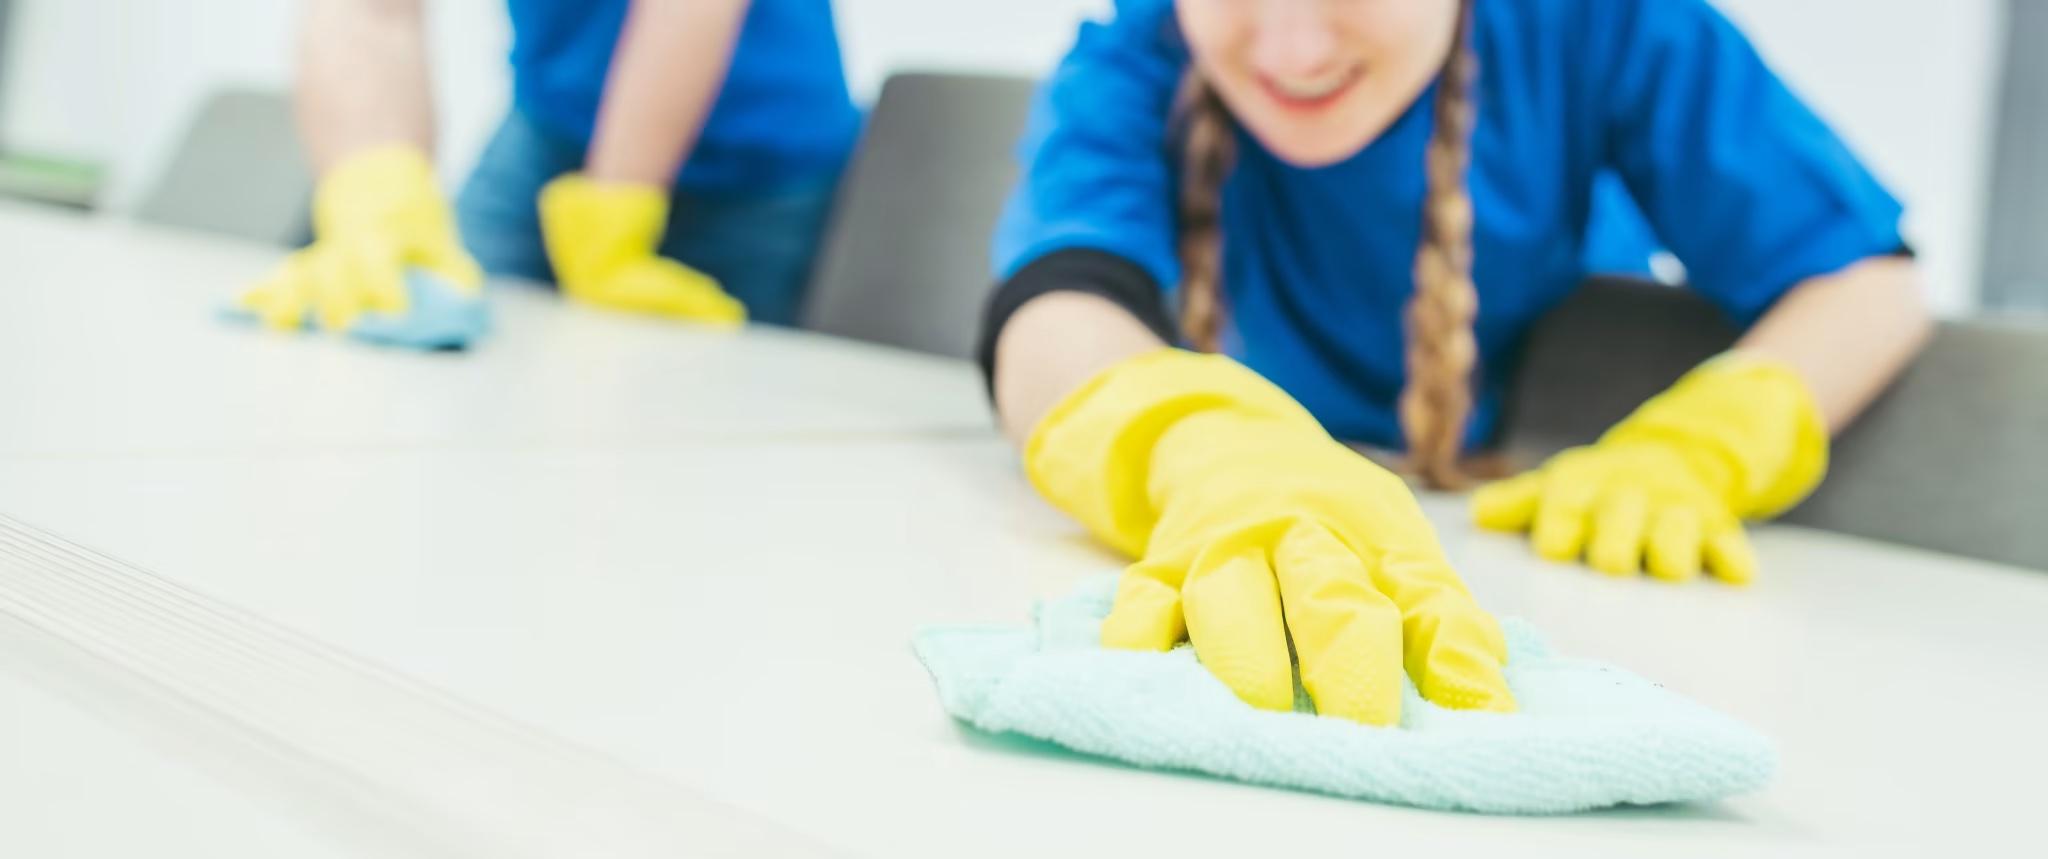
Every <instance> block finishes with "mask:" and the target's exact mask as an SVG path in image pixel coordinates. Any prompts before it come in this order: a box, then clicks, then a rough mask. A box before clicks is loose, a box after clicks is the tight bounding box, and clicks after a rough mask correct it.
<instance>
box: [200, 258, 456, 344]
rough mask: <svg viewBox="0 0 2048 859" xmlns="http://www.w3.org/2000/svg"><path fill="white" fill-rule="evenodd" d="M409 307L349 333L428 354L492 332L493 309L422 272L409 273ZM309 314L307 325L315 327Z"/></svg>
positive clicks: (237, 316)
mask: <svg viewBox="0 0 2048 859" xmlns="http://www.w3.org/2000/svg"><path fill="white" fill-rule="evenodd" d="M405 293H406V298H407V306H406V310H405V312H404V313H401V314H397V315H389V314H381V313H370V314H364V315H363V317H362V318H360V319H358V320H356V323H355V324H354V325H351V326H349V329H348V335H349V336H350V337H354V338H356V339H357V340H362V341H365V342H369V343H375V344H378V345H380V346H394V347H398V348H401V349H420V350H426V351H434V350H446V349H464V348H467V347H468V346H469V345H470V344H471V343H474V342H475V341H477V340H478V339H481V338H482V337H483V336H484V334H486V333H488V332H489V331H490V329H491V314H490V306H489V305H488V304H486V303H484V300H483V299H482V298H480V297H477V296H473V295H466V294H464V293H462V292H460V291H458V290H456V289H455V287H453V286H450V285H448V283H447V282H445V281H443V280H442V279H441V278H439V277H436V276H434V275H432V274H429V273H427V272H424V271H420V270H418V269H410V270H408V271H406V273H405ZM221 315H222V316H223V317H225V318H227V319H228V320H230V321H233V322H256V321H257V319H256V317H255V315H254V314H251V313H249V312H248V311H246V310H242V309H241V308H238V307H232V306H230V307H228V308H225V309H223V310H222V311H221ZM314 324H315V323H314V321H313V320H312V319H311V317H310V316H309V317H308V318H307V320H306V327H307V328H312V327H314Z"/></svg>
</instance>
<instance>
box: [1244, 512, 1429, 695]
mask: <svg viewBox="0 0 2048 859" xmlns="http://www.w3.org/2000/svg"><path fill="white" fill-rule="evenodd" d="M1365 565H1366V559H1363V558H1360V557H1359V556H1358V554H1357V553H1355V552H1353V551H1352V550H1351V548H1350V547H1349V546H1346V545H1344V543H1343V542H1342V541H1340V540H1338V539H1337V538H1336V536H1335V535H1333V534H1331V533H1330V532H1329V531H1328V530H1326V529H1324V528H1323V527H1322V526H1321V525H1317V524H1314V523H1312V522H1301V523H1297V524H1296V525H1294V526H1293V527H1292V528H1290V529H1289V530H1288V531H1287V533H1286V535H1285V536H1284V537H1282V538H1281V541H1280V545H1279V546H1278V547H1276V548H1275V550H1274V552H1273V571H1274V573H1275V576H1276V578H1277V579H1278V580H1279V583H1280V599H1281V603H1282V604H1283V605H1284V606H1285V607H1286V622H1287V630H1288V633H1289V635H1290V637H1291V638H1292V640H1293V642H1294V654H1295V659H1296V660H1297V661H1299V663H1300V665H1301V685H1302V688H1304V689H1306V690H1308V695H1309V698H1310V699H1311V700H1313V701H1314V702H1315V705H1316V712H1318V713H1320V714H1322V715H1325V716H1336V717H1338V718H1342V719H1349V720H1351V721H1354V722H1362V723H1365V724H1368V725H1392V724H1396V723H1398V722H1400V721H1401V610H1400V609H1399V608H1397V607H1396V606H1395V605H1394V601H1393V600H1391V599H1388V598H1387V596H1386V595H1385V594H1382V593H1380V592H1379V590H1378V589H1377V588H1375V587H1373V584H1372V577H1371V575H1370V574H1369V573H1368V572H1367V569H1366V566H1365Z"/></svg>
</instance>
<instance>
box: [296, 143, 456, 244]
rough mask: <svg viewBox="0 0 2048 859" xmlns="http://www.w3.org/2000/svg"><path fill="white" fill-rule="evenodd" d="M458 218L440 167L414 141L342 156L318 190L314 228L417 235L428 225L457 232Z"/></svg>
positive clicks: (328, 231)
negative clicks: (438, 178) (438, 179)
mask: <svg viewBox="0 0 2048 859" xmlns="http://www.w3.org/2000/svg"><path fill="white" fill-rule="evenodd" d="M452 223H453V219H452V218H451V217H450V215H449V212H448V203H447V201H446V200H445V199H443V198H442V196H441V188H440V186H439V185H438V184H436V183H435V180H434V166H433V165H432V164H431V163H429V162H428V161H427V156H426V154H425V153H422V152H421V151H420V150H419V149H418V148H417V147H414V146H412V145H410V144H405V143H393V144H387V145H383V146H374V147H371V148H369V149H364V150H362V151H360V152H357V153H355V154H353V155H350V156H348V157H347V158H344V159H342V161H341V162H340V163H338V164H336V165H334V166H333V167H331V168H328V170H327V172H326V173H325V174H324V175H322V176H321V177H320V184H319V187H318V188H317V189H315V191H314V194H313V229H314V230H315V231H316V232H317V233H318V234H319V235H323V236H325V235H331V234H336V233H349V232H357V231H363V230H382V231H384V232H387V233H390V234H393V235H413V234H415V233H416V231H418V230H420V229H422V228H425V229H429V230H438V231H439V232H441V233H444V234H448V235H453V230H452V227H451V224H452Z"/></svg>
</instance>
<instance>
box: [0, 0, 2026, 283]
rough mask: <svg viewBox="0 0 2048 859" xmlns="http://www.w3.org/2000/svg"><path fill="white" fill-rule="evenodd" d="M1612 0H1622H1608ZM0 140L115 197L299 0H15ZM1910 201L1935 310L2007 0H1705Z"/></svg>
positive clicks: (462, 131) (906, 20)
mask: <svg viewBox="0 0 2048 859" xmlns="http://www.w3.org/2000/svg"><path fill="white" fill-rule="evenodd" d="M1615 1H1616V2H1622V0H1615ZM16 2H17V4H19V5H20V7H21V8H20V9H19V10H18V11H17V14H18V15H19V17H20V20H19V21H17V22H16V31H15V33H14V34H13V38H12V39H11V42H12V44H10V45H9V56H8V69H7V72H6V74H7V92H6V93H5V96H4V98H0V105H4V106H5V107H4V109H5V110H6V111H7V115H6V116H5V117H4V124H0V137H4V139H6V140H8V141H9V142H10V143H11V144H13V145H16V146H22V147H47V148H52V149H59V150H64V151H69V152H77V153H85V154H91V155H96V156H99V157H103V158H106V159H108V160H109V161H110V162H111V163H112V164H113V165H114V166H115V169H116V171H117V174H116V183H117V184H116V187H115V189H114V193H113V202H114V203H115V204H116V205H119V204H120V203H122V202H124V201H126V200H129V199H132V195H133V194H134V193H136V190H137V189H138V188H139V187H141V186H142V185H144V184H146V183H145V182H142V181H139V180H141V179H142V178H143V177H147V176H148V175H150V172H151V171H152V170H153V169H154V167H155V165H156V163H157V162H158V160H159V159H161V158H162V157H163V154H164V150H165V148H166V147H167V146H168V144H169V141H170V140H172V139H173V137H174V136H175V134H176V133H177V130H178V125H179V124H180V123H181V122H182V117H183V116H184V114H185V112H186V111H188V110H189V109H190V108H191V106H192V103H193V102H194V100H195V99H197V98H198V97H199V96H200V94H202V93H204V92H205V91H207V90H208V89H209V88H211V87H214V86H218V85H220V84H223V83H228V82H242V83H254V84H260V85H267V86H274V87H282V86H284V85H286V82H287V81H289V79H290V47H291V39H292V22H293V19H294V16H295V12H294V6H295V4H289V3H279V2H277V0H173V1H172V2H153V1H152V0H16ZM1717 2H1719V3H1720V4H1721V6H1722V7H1723V8H1724V9H1726V10H1728V12H1729V14H1730V16H1731V17H1733V18H1735V19H1736V20H1737V21H1739V22H1741V23H1742V24H1743V25H1744V26H1745V28H1746V29H1747V30H1748V31H1749V32H1750V34H1751V36H1752V37H1753V38H1755V40H1756V41H1757V43H1758V45H1759V46H1760V47H1761V49H1762V50H1763V52H1764V53H1765V55H1766V56H1767V57H1769V58H1770V59H1771V61H1772V62H1773V63H1774V64H1775V65H1776V66H1777V67H1778V69H1779V70H1780V71H1781V72H1782V73H1783V74H1784V75H1785V76H1786V77H1787V78H1788V79H1789V80H1790V81H1791V82H1792V84H1793V86H1794V87H1795V88H1797V89H1798V90H1799V91H1800V92H1801V93H1803V94H1804V95H1805V96H1806V97H1807V98H1808V99H1809V100H1811V101H1812V102H1813V103H1814V104H1815V105H1816V106H1817V107H1818V108H1819V109H1820V111H1821V113H1822V114H1823V115H1825V116H1827V117H1828V118H1829V119H1830V120H1831V121H1832V122H1834V123H1835V124H1836V126H1837V128H1838V129H1840V130H1841V131H1842V133H1843V134H1844V135H1845V136H1846V137H1847V138H1848V139H1849V141H1850V142H1851V144H1852V145H1854V146H1855V147H1856V148H1857V150H1858V151H1859V152H1861V153H1862V154H1863V155H1864V156H1865V157H1866V158H1867V159H1869V160H1870V161H1871V162H1872V163H1873V164H1874V165H1875V167H1876V169H1877V171H1878V173H1879V174H1880V175H1882V176H1883V177H1884V178H1885V179H1886V180H1887V181H1888V182H1889V183H1890V184H1891V185H1892V186H1893V187H1894V189H1895V190H1896V191H1897V192H1898V193H1899V194H1900V195H1901V196H1902V197H1904V198H1905V199H1906V200H1907V203H1908V206H1909V211H1910V214H1909V216H1908V229H1909V231H1910V232H1911V234H1912V237H1913V239H1914V241H1915V242H1916V244H1917V245H1918V246H1919V248H1920V250H1921V251H1922V254H1923V259H1924V261H1925V264H1926V267H1927V271H1928V279H1929V291H1930V295H1931V296H1932V297H1933V300H1934V301H1935V303H1936V305H1937V306H1938V307H1940V308H1942V309H1944V310H1948V311H1954V310H1958V309H1961V308H1964V307H1967V306H1968V305H1969V304H1970V303H1971V300H1972V297H1973V296H1974V295H1975V292H1976V288H1975V285H1976V278H1977V271H1976V269H1977V257H1978V255H1979V254H1980V252H1981V245H1982V239H1981V234H1982V224H1981V218H1982V210H1983V206H1984V198H1985V194H1984V191H1985V186H1986V176H1985V171H1986V170H1987V169H1988V165H1989V163H1990V152H1991V136H1990V129H1989V126H1988V122H1987V119H1988V117H1989V115H1990V112H1991V110H1992V105H1993V98H1994V96H1995V93H1994V92H1993V90H1992V82H1993V78H1994V75H1995V74H1996V69H1997V63H1998V54H1999V51H2000V45H2001V42H2000V39H1999V37H1998V31H1999V28H2000V26H2001V25H2002V20H2003V3H2002V2H2001V0H1946V2H1941V3H1931V2H1927V0H1717ZM1108 5H1109V0H839V2H838V10H839V24H840V31H841V33H842V34H843V35H844V38H845V42H846V45H845V50H846V56H847V69H848V75H849V77H850V78H851V80H852V82H853V85H854V88H855V91H856V94H858V95H860V96H862V97H866V96H869V95H871V94H872V93H873V92H874V90H875V89H876V88H877V87H878V86H879V85H880V82H881V80H882V79H883V77H885V76H886V75H887V73H888V71H889V70H890V69H893V68H904V67H921V68H947V69H968V70H973V69H985V70H994V71H1007V72H1017V73H1025V74H1030V73H1034V72H1036V71H1038V70H1041V69H1043V68H1045V67H1046V66H1047V65H1049V64H1050V63H1051V62H1052V61H1053V60H1055V59H1056V58H1057V57H1058V56H1059V55H1060V53H1061V52H1063V51H1064V50H1065V48H1066V46H1067V45H1068V43H1069V42H1070V41H1071V40H1072V38H1073V34H1074V28H1075V26H1076V24H1077V23H1078V21H1079V19H1080V18H1081V17H1082V16H1083V15H1085V14H1091V13H1095V12H1097V11H1099V10H1101V9H1105V8H1107V7H1108ZM430 6H431V8H432V9H433V13H432V18H433V27H434V35H433V39H434V44H435V48H436V56H435V73H436V80H437V88H438V90H439V93H440V113H441V121H442V130H443V141H444V143H443V152H442V161H443V167H444V168H445V169H446V170H447V171H448V172H449V173H450V175H455V174H458V173H460V172H461V170H462V168H463V167H465V166H466V165H467V163H468V161H469V159H470V158H471V157H472V156H473V154H474V152H475V151H476V148H477V147H478V146H480V145H481V143H482V141H483V138H484V135H486V134H487V133H488V132H489V130H490V128H491V125H492V123H493V122H494V121H495V120H496V118H497V116H498V115H499V113H500V112H501V111H502V110H503V107H504V103H505V99H506V81H505V75H504V70H503V63H504V53H505V49H506V45H507V44H508V39H509V36H508V33H507V27H506V24H505V19H504V11H503V5H502V0H430Z"/></svg>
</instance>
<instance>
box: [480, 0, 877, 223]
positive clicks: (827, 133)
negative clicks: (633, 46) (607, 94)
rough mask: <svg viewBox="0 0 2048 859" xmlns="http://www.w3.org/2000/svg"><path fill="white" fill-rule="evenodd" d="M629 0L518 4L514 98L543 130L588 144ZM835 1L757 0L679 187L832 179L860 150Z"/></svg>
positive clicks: (768, 185)
mask: <svg viewBox="0 0 2048 859" xmlns="http://www.w3.org/2000/svg"><path fill="white" fill-rule="evenodd" d="M627 3H628V0H509V4H508V5H509V6H510V7H511V12H512V93H513V95H512V97H513V101H514V102H515V103H516V104H517V105H518V107H519V110H520V111H522V112H524V113H526V114H527V115H528V116H530V117H532V118H533V119H534V120H536V121H538V122H539V123H540V124H541V125H542V126H544V127H546V128H549V129H552V130H554V131H555V132H557V133H560V134H563V135H565V136H568V137H572V138H574V139H576V140H579V141H588V140H589V139H590V136H591V132H592V130H593V128H594V127H595V125H596V122H597V106H598V101H599V99H600V98H602V97H603V94H604V82H605V73H606V72H607V71H608V70H609V68H610V67H611V59H612V48H613V47H614V45H615V44H616V43H617V42H618V40H619V31H620V29H621V27H622V26H624V24H625V18H626V6H627ZM859 131H860V111H859V110H858V109H857V108H855V107H854V105H853V100H852V98H851V97H850V96H848V94H847V90H846V74H845V70H844V68H843V67H842V65H841V61H840V56H839V40H838V34H837V31H836V30H835V29H834V28H833V22H832V6H831V3H830V0H753V3H752V5H751V6H750V7H749V9H748V11H747V18H746V22H745V23H744V24H743V25H741V28H740V37H739V43H738V44H737V45H736V46H735V47H734V49H733V56H732V65H731V66H730V68H729V69H728V70H727V72H726V76H725V84H724V87H723V88H722V89H721V90H720V91H719V93H718V100H717V102H716V103H714V104H713V105H712V108H711V114H710V116H708V117H706V118H705V121H704V128H703V130H702V133H701V134H700V135H699V137H698V139H697V143H696V145H695V147H694V148H692V149H691V150H690V155H689V160H688V161H687V162H686V163H684V165H683V169H682V172H681V174H680V175H679V176H678V177H677V179H676V183H677V184H678V185H681V186H684V187H689V188H695V189H704V190H742V189H744V190H761V189H775V188H788V187H802V186H809V185H816V184H818V183H820V182H826V181H830V180H831V178H832V177H833V176H834V175H836V174H837V172H838V170H839V168H840V166H841V165H842V164H843V163H844V162H845V160H846V156H847V154H848V153H850V152H851V151H852V150H853V144H854V140H855V138H856V137H857V136H858V135H859Z"/></svg>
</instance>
